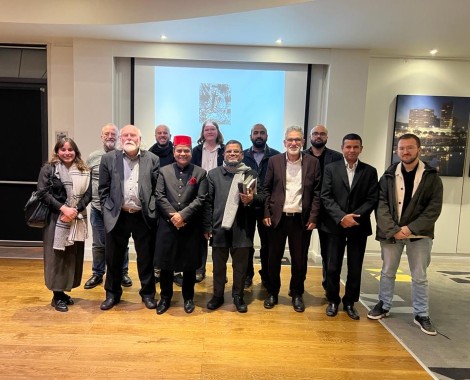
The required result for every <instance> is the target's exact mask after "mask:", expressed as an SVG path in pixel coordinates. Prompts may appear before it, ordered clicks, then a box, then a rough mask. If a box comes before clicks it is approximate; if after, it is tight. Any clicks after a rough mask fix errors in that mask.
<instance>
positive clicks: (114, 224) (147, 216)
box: [98, 125, 159, 310]
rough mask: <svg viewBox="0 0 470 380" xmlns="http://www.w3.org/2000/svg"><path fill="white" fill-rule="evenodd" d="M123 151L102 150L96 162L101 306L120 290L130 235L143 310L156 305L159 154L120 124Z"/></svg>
mask: <svg viewBox="0 0 470 380" xmlns="http://www.w3.org/2000/svg"><path fill="white" fill-rule="evenodd" d="M120 139H121V147H122V150H114V151H112V152H109V153H106V154H105V155H104V156H103V157H102V159H101V164H100V173H99V186H98V192H99V194H100V202H101V209H102V210H103V220H104V226H105V230H106V248H105V252H106V253H105V255H106V265H107V267H108V273H107V275H106V283H105V290H106V300H105V301H103V302H102V303H101V310H108V309H111V308H112V307H113V306H114V305H116V304H117V303H119V301H120V300H121V295H122V288H121V276H122V263H123V260H124V255H125V252H126V248H127V245H128V242H129V238H130V237H131V235H132V237H133V239H134V244H135V248H136V251H137V269H138V272H139V278H140V283H141V289H140V292H139V294H140V296H141V297H142V302H143V303H144V304H145V306H146V307H147V308H148V309H155V308H156V307H157V301H156V300H155V277H154V273H153V255H154V247H155V235H154V234H155V217H156V215H155V214H156V211H155V195H154V191H155V185H156V182H157V177H158V169H159V159H158V157H157V156H155V155H154V154H153V153H151V152H148V151H145V150H141V149H140V143H141V134H140V130H139V129H138V128H136V127H135V126H133V125H126V126H125V127H124V128H122V129H121V137H120Z"/></svg>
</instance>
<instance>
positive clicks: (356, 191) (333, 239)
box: [320, 133, 378, 320]
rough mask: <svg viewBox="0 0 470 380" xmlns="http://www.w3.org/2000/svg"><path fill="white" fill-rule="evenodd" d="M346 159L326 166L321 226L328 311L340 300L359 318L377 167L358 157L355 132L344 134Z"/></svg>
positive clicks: (359, 148) (358, 142)
mask: <svg viewBox="0 0 470 380" xmlns="http://www.w3.org/2000/svg"><path fill="white" fill-rule="evenodd" d="M341 150H342V152H343V157H344V159H343V160H340V161H336V162H333V163H331V164H329V165H327V166H325V173H324V178H323V183H322V188H321V201H322V205H323V207H324V208H325V213H324V217H323V219H322V223H321V226H320V228H321V229H322V231H324V232H325V234H326V239H325V240H326V248H327V252H328V265H327V272H326V298H327V299H328V306H327V308H326V315H327V316H328V317H334V316H336V314H338V308H339V304H340V303H341V301H342V302H343V309H344V311H345V312H346V313H347V314H348V316H349V318H351V319H353V320H358V319H359V318H360V316H359V313H358V311H357V309H356V308H355V307H354V303H355V302H357V301H359V294H360V290H361V272H362V263H363V261H364V253H365V250H366V243H367V237H368V236H369V235H371V234H372V226H371V223H370V214H371V213H372V211H374V209H375V206H376V205H377V198H378V186H377V170H375V168H374V167H372V166H370V165H368V164H366V163H364V162H362V161H360V160H359V155H360V154H361V152H362V139H361V137H360V136H359V135H357V134H355V133H349V134H347V135H346V136H344V137H343V143H342V145H341ZM345 248H346V249H347V251H348V259H347V266H348V276H347V279H346V290H345V294H344V296H343V298H342V299H341V297H340V295H339V291H340V275H341V268H342V265H343V258H344V249H345Z"/></svg>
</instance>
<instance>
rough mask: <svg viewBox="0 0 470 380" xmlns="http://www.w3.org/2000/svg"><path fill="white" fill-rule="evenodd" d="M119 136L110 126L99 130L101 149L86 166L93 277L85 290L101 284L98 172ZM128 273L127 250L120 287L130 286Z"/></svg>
mask: <svg viewBox="0 0 470 380" xmlns="http://www.w3.org/2000/svg"><path fill="white" fill-rule="evenodd" d="M118 136H119V130H118V128H117V127H116V126H115V125H114V124H112V123H109V124H106V125H105V126H104V127H103V128H102V129H101V142H102V143H103V148H102V149H99V150H96V151H94V152H92V153H91V154H90V156H89V157H88V160H87V165H88V167H89V168H90V170H91V182H92V190H93V193H92V194H93V195H92V200H91V207H90V223H91V230H92V235H93V244H92V248H91V251H92V255H93V264H92V271H93V275H92V276H91V277H90V278H89V279H88V281H87V282H86V283H85V286H84V288H85V289H93V288H94V287H96V286H98V285H99V284H101V283H102V282H103V276H104V274H105V269H106V260H105V241H104V240H105V232H104V224H103V214H102V212H101V205H100V196H99V194H98V178H99V171H100V162H101V157H102V156H103V155H104V154H105V153H107V152H110V151H112V150H114V149H116V142H117V138H118ZM128 271H129V250H127V251H126V255H125V257H124V263H123V266H122V280H121V284H122V286H126V287H128V286H132V280H131V278H130V277H129V275H128Z"/></svg>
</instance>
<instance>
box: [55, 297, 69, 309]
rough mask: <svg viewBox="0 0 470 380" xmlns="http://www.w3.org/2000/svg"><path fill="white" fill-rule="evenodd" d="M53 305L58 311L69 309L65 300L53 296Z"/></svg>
mask: <svg viewBox="0 0 470 380" xmlns="http://www.w3.org/2000/svg"><path fill="white" fill-rule="evenodd" d="M51 306H52V307H53V308H54V309H56V310H57V311H62V312H63V311H69V308H68V307H67V304H66V303H65V301H64V300H56V299H55V298H53V299H52V301H51Z"/></svg>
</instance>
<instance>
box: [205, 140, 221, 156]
mask: <svg viewBox="0 0 470 380" xmlns="http://www.w3.org/2000/svg"><path fill="white" fill-rule="evenodd" d="M219 148H220V144H217V145H216V146H215V147H214V149H212V150H209V148H207V145H206V142H205V141H204V144H202V149H204V150H207V151H208V152H210V153H212V152H215V151H216V150H217V149H219Z"/></svg>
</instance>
